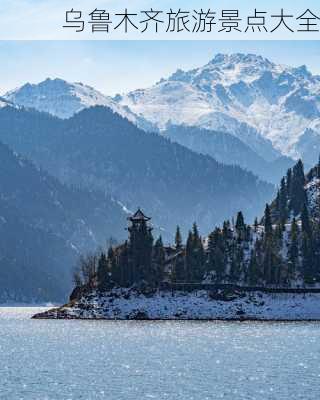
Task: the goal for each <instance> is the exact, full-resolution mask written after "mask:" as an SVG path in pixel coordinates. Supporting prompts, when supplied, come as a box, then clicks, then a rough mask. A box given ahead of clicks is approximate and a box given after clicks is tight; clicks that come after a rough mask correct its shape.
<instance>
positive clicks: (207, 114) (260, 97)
mask: <svg viewBox="0 0 320 400" xmlns="http://www.w3.org/2000/svg"><path fill="white" fill-rule="evenodd" d="M117 100H118V101H119V102H120V104H122V105H126V106H128V107H129V108H130V109H131V110H132V111H133V112H134V113H136V114H138V115H143V116H144V117H145V118H146V119H147V120H149V121H151V122H152V123H154V124H156V125H157V126H158V127H159V128H160V129H165V128H166V126H167V124H175V125H182V124H184V125H189V126H192V125H193V126H198V127H202V128H207V129H211V130H215V131H225V132H229V133H231V134H233V135H236V136H237V137H238V138H239V139H241V140H242V141H243V142H245V143H246V144H247V145H249V146H250V147H251V148H252V149H253V150H254V151H256V152H257V153H258V154H259V155H260V156H263V157H264V158H266V159H269V160H270V159H272V158H273V157H276V154H275V153H274V152H273V151H272V150H273V149H276V150H278V151H279V152H281V153H282V154H285V155H289V156H292V157H298V156H300V155H302V154H301V153H302V149H301V148H300V146H301V143H300V138H301V137H302V136H303V135H304V134H305V132H306V131H307V132H308V129H311V130H312V131H313V133H314V134H315V135H316V138H317V139H318V138H320V136H319V135H320V77H319V76H314V75H312V74H311V73H310V72H309V71H308V70H307V68H306V67H305V66H302V67H299V68H293V67H288V66H283V65H276V64H275V63H273V62H271V61H269V60H267V59H265V58H263V57H261V56H257V55H253V54H247V55H245V54H232V55H224V54H218V55H216V56H215V57H214V58H213V59H212V60H211V61H210V62H209V63H208V64H206V65H205V66H203V67H200V68H196V69H193V70H191V71H186V72H185V71H182V70H178V71H177V72H175V73H174V74H173V75H172V76H170V77H169V78H168V79H162V80H160V81H159V82H158V83H156V84H155V85H154V86H152V87H151V88H148V89H141V90H136V91H133V92H131V93H129V94H127V95H124V96H122V97H119V96H118V97H117ZM305 142H306V141H305V140H304V141H303V144H304V148H303V153H304V155H305V157H306V158H307V160H306V161H308V162H312V163H313V162H314V161H315V160H313V158H312V159H308V151H306V149H305ZM311 142H312V145H313V146H314V137H312V140H311ZM271 144H272V146H271ZM317 144H318V145H319V144H320V140H319V141H317Z"/></svg>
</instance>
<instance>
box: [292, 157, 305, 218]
mask: <svg viewBox="0 0 320 400" xmlns="http://www.w3.org/2000/svg"><path fill="white" fill-rule="evenodd" d="M304 184H305V176H304V168H303V163H302V161H301V160H299V161H298V163H297V164H296V165H295V166H294V167H293V171H292V182H291V190H290V207H291V209H292V211H293V214H294V216H297V215H298V214H300V213H301V211H302V208H303V205H304V204H306V193H305V190H304Z"/></svg>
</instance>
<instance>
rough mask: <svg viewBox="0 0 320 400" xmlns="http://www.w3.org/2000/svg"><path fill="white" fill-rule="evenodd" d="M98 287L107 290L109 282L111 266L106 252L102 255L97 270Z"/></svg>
mask: <svg viewBox="0 0 320 400" xmlns="http://www.w3.org/2000/svg"><path fill="white" fill-rule="evenodd" d="M97 280H98V289H99V290H100V291H103V290H106V289H107V287H108V284H109V268H108V261H107V257H106V255H105V254H104V253H102V254H101V255H100V258H99V261H98V270H97Z"/></svg>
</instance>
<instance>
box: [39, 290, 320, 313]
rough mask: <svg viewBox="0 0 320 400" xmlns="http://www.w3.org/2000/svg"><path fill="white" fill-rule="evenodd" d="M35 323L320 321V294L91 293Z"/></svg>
mask: <svg viewBox="0 0 320 400" xmlns="http://www.w3.org/2000/svg"><path fill="white" fill-rule="evenodd" d="M33 318H36V319H88V320H100V319H105V320H240V321H244V320H261V321H308V320H310V321H311V320H319V321H320V293H316V292H310V293H309V292H307V293H287V292H283V293H281V292H277V293H268V292H263V291H251V292H246V291H242V290H240V291H239V290H233V291H223V290H222V291H210V290H198V291H192V292H183V291H169V290H168V291H166V290H162V291H159V290H158V291H150V292H140V291H137V290H134V289H113V290H111V291H108V292H105V293H99V292H96V291H92V292H91V293H87V294H84V295H82V296H81V297H80V298H78V299H74V300H72V301H70V302H69V303H68V304H66V305H64V306H62V307H59V308H53V309H50V310H48V311H45V312H43V313H40V314H37V315H35V316H34V317H33Z"/></svg>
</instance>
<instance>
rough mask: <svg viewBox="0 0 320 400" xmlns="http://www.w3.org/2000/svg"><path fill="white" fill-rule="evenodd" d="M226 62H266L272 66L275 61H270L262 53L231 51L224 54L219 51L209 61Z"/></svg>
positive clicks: (265, 63)
mask: <svg viewBox="0 0 320 400" xmlns="http://www.w3.org/2000/svg"><path fill="white" fill-rule="evenodd" d="M225 63H246V64H252V63H254V64H264V65H267V66H272V65H273V63H271V61H269V60H268V59H267V58H264V57H262V56H260V55H257V54H253V53H248V54H245V53H231V54H224V53H218V54H216V55H215V56H214V58H213V59H212V60H211V61H210V62H209V64H216V65H217V64H225Z"/></svg>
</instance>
